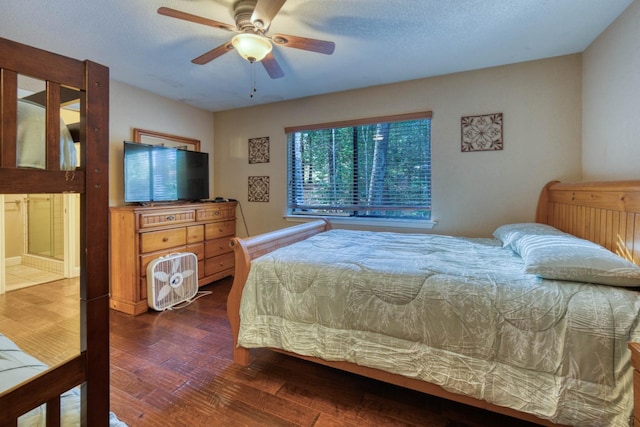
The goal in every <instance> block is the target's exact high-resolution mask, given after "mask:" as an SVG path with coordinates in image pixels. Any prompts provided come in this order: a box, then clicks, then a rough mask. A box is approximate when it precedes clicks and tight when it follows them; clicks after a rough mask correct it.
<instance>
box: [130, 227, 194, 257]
mask: <svg viewBox="0 0 640 427" xmlns="http://www.w3.org/2000/svg"><path fill="white" fill-rule="evenodd" d="M186 243H187V229H186V228H185V227H180V228H172V229H170V230H161V231H151V232H149V233H142V234H140V251H141V252H153V251H161V250H163V249H168V248H172V247H174V246H184V245H185V244H186Z"/></svg>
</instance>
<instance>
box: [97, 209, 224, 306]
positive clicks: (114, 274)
mask: <svg viewBox="0 0 640 427" xmlns="http://www.w3.org/2000/svg"><path fill="white" fill-rule="evenodd" d="M235 215H236V202H224V203H187V204H175V205H167V206H155V207H142V206H119V207H112V208H111V215H110V221H111V223H110V226H111V240H110V273H111V275H110V276H111V277H110V278H111V297H110V305H111V308H112V309H114V310H118V311H122V312H125V313H128V314H134V315H137V314H141V313H144V312H145V311H147V308H148V305H147V278H146V273H147V265H149V263H150V262H151V261H152V260H154V259H156V258H158V257H161V256H165V255H169V254H171V253H177V252H193V253H194V254H196V256H197V258H198V284H199V285H200V286H202V285H206V284H208V283H211V282H213V281H215V280H219V279H222V278H223V277H227V276H232V275H233V271H234V256H233V252H232V250H231V247H230V246H229V241H230V240H231V238H232V237H233V236H234V235H235V231H236V218H235Z"/></svg>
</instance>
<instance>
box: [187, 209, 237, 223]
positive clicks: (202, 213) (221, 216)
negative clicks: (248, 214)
mask: <svg viewBox="0 0 640 427" xmlns="http://www.w3.org/2000/svg"><path fill="white" fill-rule="evenodd" d="M235 216H236V208H235V206H233V207H228V206H226V205H221V206H215V207H210V208H206V209H198V213H197V214H196V218H197V220H198V221H212V220H225V219H231V218H233V219H235Z"/></svg>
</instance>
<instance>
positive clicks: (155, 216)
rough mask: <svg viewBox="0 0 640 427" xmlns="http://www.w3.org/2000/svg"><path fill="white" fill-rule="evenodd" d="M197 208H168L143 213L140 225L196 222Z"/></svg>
mask: <svg viewBox="0 0 640 427" xmlns="http://www.w3.org/2000/svg"><path fill="white" fill-rule="evenodd" d="M195 220H196V211H195V209H189V210H168V211H162V212H149V213H141V214H140V216H139V223H138V226H139V227H140V228H149V227H159V226H162V225H171V224H183V223H188V222H195Z"/></svg>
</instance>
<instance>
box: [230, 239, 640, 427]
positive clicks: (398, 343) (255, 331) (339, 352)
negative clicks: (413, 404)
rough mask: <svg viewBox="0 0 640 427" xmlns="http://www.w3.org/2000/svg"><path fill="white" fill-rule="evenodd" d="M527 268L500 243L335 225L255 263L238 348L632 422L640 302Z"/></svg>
mask: <svg viewBox="0 0 640 427" xmlns="http://www.w3.org/2000/svg"><path fill="white" fill-rule="evenodd" d="M522 266H523V262H522V260H521V258H520V257H519V256H518V255H517V254H515V253H514V252H513V251H511V250H510V249H508V248H503V247H502V246H501V245H500V242H499V241H497V240H493V239H465V238H455V237H449V236H439V235H423V234H397V233H373V232H357V231H347V230H331V231H328V232H325V233H321V234H319V235H316V236H314V237H312V238H310V239H308V240H305V241H302V242H299V243H296V244H294V245H291V246H288V247H285V248H281V249H278V250H276V251H274V252H272V253H269V254H267V255H265V256H262V257H260V258H258V259H256V260H254V261H253V263H252V267H251V272H250V274H249V278H248V280H247V284H246V286H245V289H244V293H243V297H242V306H241V313H240V315H241V327H240V334H239V345H241V346H243V347H248V348H252V347H276V348H281V349H285V350H288V351H292V352H295V353H298V354H304V355H311V356H317V357H321V358H323V359H326V360H345V361H349V362H354V363H357V364H360V365H365V366H370V367H374V368H379V369H383V370H386V371H390V372H394V373H397V374H401V375H405V376H407V377H412V378H419V379H421V380H424V381H428V382H431V383H434V384H438V385H441V386H442V387H444V388H445V389H447V390H449V391H452V392H455V393H459V394H464V395H469V396H473V397H476V398H479V399H484V400H486V401H488V402H491V403H494V404H497V405H502V406H507V407H511V408H514V409H517V410H520V411H524V412H528V413H532V414H535V415H537V416H539V417H541V418H544V419H549V420H552V421H554V422H556V423H561V424H572V425H580V426H589V425H592V426H603V425H607V426H627V425H629V417H630V416H631V411H632V404H633V403H632V402H633V397H632V386H631V384H632V369H631V367H630V360H629V352H628V350H627V347H626V346H627V342H628V341H630V340H638V339H640V330H639V329H640V328H639V327H638V325H637V318H638V313H639V311H640V297H639V296H640V294H638V293H637V292H634V291H631V290H628V289H622V288H615V287H609V286H600V285H592V284H584V283H574V282H561V281H550V280H543V279H539V278H537V277H536V276H533V275H523V274H522V273H521V270H522Z"/></svg>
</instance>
